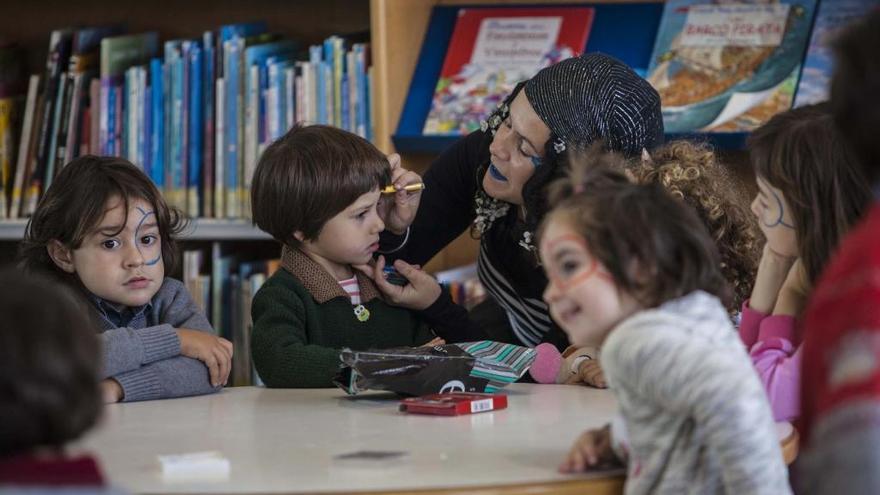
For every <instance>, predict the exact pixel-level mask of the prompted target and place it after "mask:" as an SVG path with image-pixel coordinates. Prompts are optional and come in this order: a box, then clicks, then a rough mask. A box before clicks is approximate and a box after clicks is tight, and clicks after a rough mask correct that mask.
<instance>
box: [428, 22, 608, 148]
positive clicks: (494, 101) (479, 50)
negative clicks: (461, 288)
mask: <svg viewBox="0 0 880 495" xmlns="http://www.w3.org/2000/svg"><path fill="white" fill-rule="evenodd" d="M593 16H594V9H593V8H591V7H548V8H542V7H535V8H463V9H461V10H460V11H459V13H458V19H457V20H456V23H455V28H454V30H453V32H452V39H451V40H450V42H449V47H448V48H447V50H446V58H445V59H444V61H443V68H442V69H441V72H440V78H439V79H438V81H437V86H436V88H435V90H434V97H433V99H432V102H431V110H430V112H429V114H428V118H427V119H426V121H425V126H424V129H423V133H424V134H434V135H437V134H441V135H443V134H445V135H450V134H451V135H458V134H467V133H469V132H471V131H474V130H476V129H479V128H480V122H482V121H483V120H485V119H486V117H488V116H489V114H490V113H491V112H492V111H493V110H494V109H495V107H496V106H497V105H498V104H499V103H501V102H502V101H503V100H504V98H505V97H507V95H508V94H509V93H510V91H512V90H513V88H514V86H516V84H517V83H518V82H520V81H523V80H526V79H528V78H530V77H532V76H533V75H534V74H535V73H536V72H538V71H539V70H541V69H542V68H544V67H547V66H549V65H552V64H554V63H556V62H558V61H560V60H563V59H566V58H570V57H573V56H575V55H578V54H580V53H581V52H582V51H583V50H584V47H585V46H586V44H587V37H588V36H589V33H590V28H591V27H592V23H593Z"/></svg>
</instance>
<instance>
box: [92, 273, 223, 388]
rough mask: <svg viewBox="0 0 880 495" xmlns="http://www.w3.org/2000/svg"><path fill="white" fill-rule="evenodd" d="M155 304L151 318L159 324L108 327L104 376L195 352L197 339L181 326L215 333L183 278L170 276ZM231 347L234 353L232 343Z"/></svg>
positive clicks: (219, 343) (190, 354) (104, 341)
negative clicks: (184, 283)
mask: <svg viewBox="0 0 880 495" xmlns="http://www.w3.org/2000/svg"><path fill="white" fill-rule="evenodd" d="M152 304H153V308H152V314H151V317H150V320H152V321H156V322H158V323H159V324H157V325H154V326H150V327H147V328H139V329H132V328H114V329H108V330H106V331H104V332H103V333H102V334H101V340H102V343H103V351H104V376H103V378H107V377H110V376H114V375H117V374H119V373H122V372H125V371H131V370H134V369H137V368H139V367H141V366H143V365H146V364H150V363H153V362H156V361H161V360H163V359H168V358H170V357H175V356H179V355H181V351H182V350H187V351H191V350H192V349H193V347H194V346H195V345H196V343H195V342H192V341H193V340H194V339H191V338H190V339H187V337H188V336H187V335H183V334H185V333H186V332H179V331H178V329H180V328H182V329H193V330H200V331H203V332H207V333H208V334H212V333H213V332H214V329H213V328H212V327H211V324H210V323H209V322H208V319H207V318H206V317H205V314H204V313H203V312H202V310H201V309H199V307H198V306H197V305H196V303H195V302H194V301H193V300H192V297H190V294H189V292H188V291H187V290H186V287H185V286H184V285H183V284H182V283H181V282H180V281H177V280H174V279H172V278H166V279H165V281H164V282H163V283H162V287H161V288H160V289H159V292H157V293H156V295H155V296H154V297H153V301H152ZM212 338H214V339H217V342H215V344H217V345H222V344H223V343H228V341H226V340H225V339H220V338H219V337H214V336H212ZM202 340H204V339H202ZM220 341H223V342H220ZM182 348H183V349H182ZM229 350H230V352H231V344H229ZM193 354H195V351H193V352H188V353H184V355H187V356H189V357H197V356H195V355H193ZM202 354H205V352H202Z"/></svg>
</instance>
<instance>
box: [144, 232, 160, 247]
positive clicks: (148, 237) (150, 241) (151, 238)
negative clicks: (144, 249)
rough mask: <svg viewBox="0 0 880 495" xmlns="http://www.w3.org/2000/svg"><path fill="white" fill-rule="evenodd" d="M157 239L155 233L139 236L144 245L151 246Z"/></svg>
mask: <svg viewBox="0 0 880 495" xmlns="http://www.w3.org/2000/svg"><path fill="white" fill-rule="evenodd" d="M158 240H159V238H158V237H157V236H155V235H152V234H151V235H145V236H143V237H141V243H143V244H144V245H145V246H152V245H153V244H155V243H156V242H157V241H158Z"/></svg>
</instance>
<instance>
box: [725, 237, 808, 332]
mask: <svg viewBox="0 0 880 495" xmlns="http://www.w3.org/2000/svg"><path fill="white" fill-rule="evenodd" d="M794 262H795V258H788V257H785V256H782V255H779V254H778V253H776V252H775V251H772V250H771V249H770V247H769V246H768V245H766V244H765V245H764V252H763V254H762V255H761V262H760V263H759V264H758V273H757V275H756V276H755V286H754V287H753V288H752V295H751V297H750V298H749V300H748V301H746V302H744V303H743V314H742V322H741V324H740V327H739V335H740V338H742V341H743V343H745V345H746V347H747V348H751V347H752V346H753V345H754V344H755V342H756V341H757V338H758V327H759V325H760V322H761V320H762V319H763V318H765V317H766V316H767V315H769V314H770V313H771V311H773V309H774V308H775V307H776V300H777V298H778V296H779V292H780V290H781V289H782V285H783V284H784V283H785V280H786V276H787V275H788V273H789V271H790V270H791V266H792V265H793V264H794Z"/></svg>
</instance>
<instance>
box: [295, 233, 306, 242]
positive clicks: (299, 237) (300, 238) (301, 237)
mask: <svg viewBox="0 0 880 495" xmlns="http://www.w3.org/2000/svg"><path fill="white" fill-rule="evenodd" d="M293 238H294V239H296V240H298V241H299V242H305V241H306V236H305V235H303V233H302V231H301V230H297V231H296V232H294V233H293Z"/></svg>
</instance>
